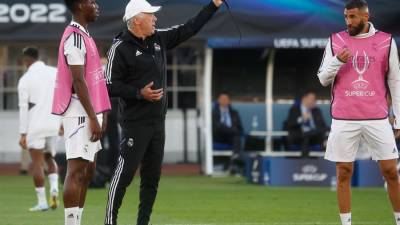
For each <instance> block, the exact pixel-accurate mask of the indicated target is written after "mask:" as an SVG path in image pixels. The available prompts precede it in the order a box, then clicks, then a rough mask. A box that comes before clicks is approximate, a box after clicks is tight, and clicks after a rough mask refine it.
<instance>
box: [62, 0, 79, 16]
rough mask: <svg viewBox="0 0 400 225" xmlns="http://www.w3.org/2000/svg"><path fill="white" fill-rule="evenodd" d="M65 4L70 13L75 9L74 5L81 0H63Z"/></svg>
mask: <svg viewBox="0 0 400 225" xmlns="http://www.w3.org/2000/svg"><path fill="white" fill-rule="evenodd" d="M64 2H65V5H66V6H67V8H68V9H69V11H71V12H72V13H73V12H74V11H75V7H76V5H77V4H78V3H80V2H81V0H64Z"/></svg>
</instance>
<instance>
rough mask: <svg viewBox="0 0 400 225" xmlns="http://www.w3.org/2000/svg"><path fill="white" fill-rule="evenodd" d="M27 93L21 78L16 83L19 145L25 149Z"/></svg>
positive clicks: (27, 111) (27, 110) (27, 109)
mask: <svg viewBox="0 0 400 225" xmlns="http://www.w3.org/2000/svg"><path fill="white" fill-rule="evenodd" d="M28 101H29V93H28V89H27V87H26V84H25V82H24V81H23V80H22V78H21V80H20V81H19V83H18V106H19V133H20V135H21V137H20V139H19V145H20V146H21V148H23V149H27V145H26V134H27V132H28V118H29V115H28V113H29V108H28V107H29V103H28Z"/></svg>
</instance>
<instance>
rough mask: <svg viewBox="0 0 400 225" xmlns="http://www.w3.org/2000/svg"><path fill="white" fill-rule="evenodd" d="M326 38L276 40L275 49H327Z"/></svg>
mask: <svg viewBox="0 0 400 225" xmlns="http://www.w3.org/2000/svg"><path fill="white" fill-rule="evenodd" d="M326 43H328V39H326V38H300V39H297V38H275V39H274V47H275V48H325V46H326Z"/></svg>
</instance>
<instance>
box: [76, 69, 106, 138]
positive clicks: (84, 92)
mask: <svg viewBox="0 0 400 225" xmlns="http://www.w3.org/2000/svg"><path fill="white" fill-rule="evenodd" d="M69 69H70V70H71V74H72V86H73V88H74V90H75V92H76V94H77V95H78V98H79V101H80V102H81V104H82V106H83V108H84V109H85V112H86V113H87V115H88V117H89V126H90V131H91V132H92V137H91V138H90V140H91V141H93V142H95V141H98V140H99V139H100V138H101V128H100V124H99V121H97V116H96V113H95V111H94V109H93V105H92V102H91V101H90V98H89V91H88V88H87V85H86V81H85V78H84V66H81V65H69Z"/></svg>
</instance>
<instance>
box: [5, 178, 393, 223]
mask: <svg viewBox="0 0 400 225" xmlns="http://www.w3.org/2000/svg"><path fill="white" fill-rule="evenodd" d="M138 186H139V179H135V180H134V183H133V184H132V185H131V186H130V187H129V188H128V191H127V194H126V195H125V199H124V201H123V206H122V208H121V209H120V214H119V225H136V223H135V221H136V210H137V205H138ZM106 200H107V190H106V189H98V190H96V189H90V190H89V194H88V197H87V201H86V203H87V204H86V206H85V211H84V215H83V222H82V225H102V224H103V220H104V214H105V205H106ZM35 203H36V197H35V194H34V190H33V183H32V181H31V178H30V177H0V224H1V225H63V224H64V217H63V216H64V212H63V208H59V209H57V210H55V211H47V212H36V213H32V212H28V208H29V207H31V206H33V205H34V204H35ZM152 224H154V225H167V224H168V225H184V224H186V225H340V222H339V218H338V210H337V206H336V196H335V193H334V192H332V191H330V190H329V188H279V187H265V186H258V185H251V184H246V183H245V181H244V180H243V179H241V178H209V177H200V176H199V177H179V176H176V177H175V176H164V177H162V179H161V183H160V188H159V193H158V197H157V201H156V204H155V207H154V211H153V215H152ZM353 224H354V225H393V224H394V219H393V214H392V210H391V207H390V204H389V201H388V198H387V194H386V192H385V190H384V189H383V188H363V189H353Z"/></svg>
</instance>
